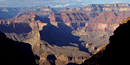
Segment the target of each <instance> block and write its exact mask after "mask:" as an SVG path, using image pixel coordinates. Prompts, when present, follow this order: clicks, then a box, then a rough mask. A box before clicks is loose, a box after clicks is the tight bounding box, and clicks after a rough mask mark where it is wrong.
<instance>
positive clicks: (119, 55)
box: [83, 18, 130, 65]
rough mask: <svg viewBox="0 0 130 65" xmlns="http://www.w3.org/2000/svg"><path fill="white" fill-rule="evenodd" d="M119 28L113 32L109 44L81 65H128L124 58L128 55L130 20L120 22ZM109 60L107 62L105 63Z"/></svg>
mask: <svg viewBox="0 0 130 65" xmlns="http://www.w3.org/2000/svg"><path fill="white" fill-rule="evenodd" d="M119 24H120V26H119V27H118V28H117V29H116V30H115V31H114V35H112V36H111V37H110V39H109V41H110V42H108V43H107V44H105V45H104V46H102V47H100V48H99V49H100V50H99V49H98V51H99V52H98V53H96V54H94V55H92V56H91V57H90V58H89V59H87V60H86V61H85V62H84V63H83V64H88V65H104V64H128V62H126V61H127V60H126V57H129V55H128V53H127V52H128V50H129V49H128V45H126V44H125V45H124V44H122V43H129V41H128V37H129V36H130V35H129V29H130V26H129V24H130V18H127V19H125V20H123V21H121V22H120V23H119ZM108 59H110V60H109V61H107V60H108Z"/></svg>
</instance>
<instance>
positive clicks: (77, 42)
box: [0, 12, 118, 65]
mask: <svg viewBox="0 0 130 65" xmlns="http://www.w3.org/2000/svg"><path fill="white" fill-rule="evenodd" d="M110 13H111V12H110ZM98 14H99V15H98ZM101 14H104V15H103V16H106V17H107V16H108V14H109V13H108V12H107V13H101ZM111 14H112V15H115V13H114V14H113V13H111ZM65 16H67V17H65ZM85 17H86V18H87V21H85V19H86V18H85ZM96 17H97V18H98V17H101V15H100V13H87V14H84V13H76V12H75V13H63V12H58V13H53V14H52V15H50V17H49V18H41V17H39V16H37V15H36V14H35V13H34V12H30V13H29V14H24V15H22V16H20V17H15V18H12V19H6V20H1V21H0V26H1V27H0V30H1V31H2V32H4V33H5V34H6V35H7V37H8V38H11V39H13V40H15V41H20V42H25V43H29V44H30V45H31V46H32V50H33V53H34V54H35V55H37V56H38V57H39V58H37V59H36V63H37V64H40V65H43V64H46V65H49V64H56V65H58V64H60V63H62V64H71V63H75V64H81V63H82V62H84V61H85V60H86V59H87V58H89V56H90V55H92V54H95V53H96V52H97V50H99V49H98V48H99V47H100V46H102V45H104V44H105V43H107V42H108V39H109V36H110V35H111V34H112V31H113V30H115V29H116V27H117V26H118V22H111V20H110V22H109V21H107V20H109V19H105V20H104V19H103V20H102V21H101V22H100V21H98V22H96V21H89V20H94V18H95V19H96ZM115 17H116V15H115ZM108 18H109V17H108ZM110 19H111V18H110ZM112 19H113V18H112ZM104 21H107V22H104ZM11 30H12V31H11ZM101 40H102V41H101Z"/></svg>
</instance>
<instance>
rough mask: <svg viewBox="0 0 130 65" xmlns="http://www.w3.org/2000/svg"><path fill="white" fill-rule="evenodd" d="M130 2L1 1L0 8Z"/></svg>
mask: <svg viewBox="0 0 130 65" xmlns="http://www.w3.org/2000/svg"><path fill="white" fill-rule="evenodd" d="M129 2H130V1H129V0H0V7H34V6H50V7H53V8H58V7H60V8H62V7H63V8H64V7H69V8H77V7H85V6H87V5H88V4H117V3H129Z"/></svg>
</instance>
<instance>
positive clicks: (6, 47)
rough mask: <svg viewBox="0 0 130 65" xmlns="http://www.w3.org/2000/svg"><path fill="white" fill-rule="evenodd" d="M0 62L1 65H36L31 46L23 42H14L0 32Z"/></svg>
mask: <svg viewBox="0 0 130 65" xmlns="http://www.w3.org/2000/svg"><path fill="white" fill-rule="evenodd" d="M0 41H1V42H0V51H1V54H0V61H1V64H6V65H8V64H13V65H24V64H25V65H28V64H29V65H36V62H35V58H36V57H35V56H34V54H33V52H32V50H31V45H30V44H28V43H23V42H16V41H13V40H11V39H9V38H6V35H5V34H3V33H1V32H0Z"/></svg>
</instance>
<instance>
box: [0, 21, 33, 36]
mask: <svg viewBox="0 0 130 65" xmlns="http://www.w3.org/2000/svg"><path fill="white" fill-rule="evenodd" d="M31 30H32V28H31V27H30V26H29V25H28V24H27V23H11V24H9V25H8V24H0V31H1V32H3V33H17V34H21V33H29V32H30V31H31Z"/></svg>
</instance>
